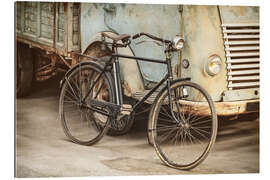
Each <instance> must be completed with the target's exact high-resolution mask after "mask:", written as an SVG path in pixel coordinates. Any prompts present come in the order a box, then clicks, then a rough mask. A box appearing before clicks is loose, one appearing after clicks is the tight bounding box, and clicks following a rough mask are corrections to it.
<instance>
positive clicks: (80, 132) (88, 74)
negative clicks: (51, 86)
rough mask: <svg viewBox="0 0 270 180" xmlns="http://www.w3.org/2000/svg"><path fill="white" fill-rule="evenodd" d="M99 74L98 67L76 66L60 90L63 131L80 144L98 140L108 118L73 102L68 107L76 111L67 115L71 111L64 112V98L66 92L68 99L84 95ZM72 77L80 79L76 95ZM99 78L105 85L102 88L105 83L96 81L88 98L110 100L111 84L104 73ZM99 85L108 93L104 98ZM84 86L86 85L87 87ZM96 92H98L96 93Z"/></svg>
mask: <svg viewBox="0 0 270 180" xmlns="http://www.w3.org/2000/svg"><path fill="white" fill-rule="evenodd" d="M99 74H100V70H99V69H98V68H96V67H94V66H91V65H82V66H81V67H78V68H77V69H76V70H74V71H73V72H72V73H71V74H70V75H69V76H68V77H67V78H66V81H65V83H64V85H63V87H62V90H61V95H60V117H61V122H62V126H63V129H64V132H65V134H66V136H67V137H68V138H69V139H70V140H71V141H73V142H75V143H78V144H81V145H92V144H94V143H96V142H97V141H98V140H100V139H101V138H102V136H103V135H104V134H105V133H106V131H107V129H108V125H109V118H108V117H106V116H104V115H101V114H99V113H97V112H93V111H91V110H89V109H83V110H82V109H79V108H78V104H73V105H70V106H71V107H68V108H70V110H73V111H75V113H77V114H75V115H74V117H70V116H69V115H71V113H70V114H69V115H68V114H67V112H66V108H67V105H66V104H65V103H66V102H65V100H66V99H67V98H66V97H67V96H66V95H67V94H68V95H69V100H70V96H72V95H73V100H74V99H76V98H75V96H77V99H76V100H75V101H78V96H79V94H81V97H83V94H84V95H86V92H87V90H89V86H90V85H91V83H93V82H94V80H95V78H96V79H97V77H98V75H99ZM74 77H77V78H78V77H79V79H80V81H77V83H78V82H80V84H78V85H79V87H81V92H80V93H77V95H76V92H75V93H74V91H75V88H74V89H73V91H72V90H71V87H72V83H74V81H72V80H74ZM86 79H88V82H87V83H88V84H87V85H86V84H85V83H83V82H85V81H84V80H86ZM101 80H103V84H105V85H106V88H104V86H105V85H102V86H103V87H102V86H101V85H100V84H102V82H98V83H97V84H96V85H95V86H94V88H93V91H92V92H91V93H90V95H89V97H88V98H94V97H95V96H96V98H95V99H98V100H104V101H110V102H112V101H113V94H112V91H111V90H112V89H111V84H110V82H109V79H108V77H107V76H106V74H103V75H102V77H101ZM89 83H90V84H89ZM74 84H75V83H74ZM100 86H101V87H102V88H103V93H104V92H105V94H107V95H109V97H107V98H104V97H103V96H102V91H101V90H99V88H98V87H100ZM86 87H88V89H87V88H86ZM68 89H69V91H68ZM104 89H105V91H104ZM95 90H96V91H95ZM95 92H96V93H95ZM97 92H99V93H98V94H97ZM71 94H72V95H71ZM86 102H87V100H86ZM70 112H71V111H70ZM72 113H73V112H72ZM78 116H80V119H79V120H80V122H77V121H76V118H77V119H78ZM81 118H84V119H81ZM81 120H82V121H81ZM85 120H86V121H85Z"/></svg>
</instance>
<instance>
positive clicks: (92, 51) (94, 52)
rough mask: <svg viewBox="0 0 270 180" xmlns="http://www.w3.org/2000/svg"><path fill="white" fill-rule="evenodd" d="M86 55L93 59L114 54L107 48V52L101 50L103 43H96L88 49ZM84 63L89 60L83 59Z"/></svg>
mask: <svg viewBox="0 0 270 180" xmlns="http://www.w3.org/2000/svg"><path fill="white" fill-rule="evenodd" d="M83 54H85V55H89V56H92V57H97V58H100V57H103V56H109V55H111V54H112V52H111V50H110V49H109V48H108V47H106V48H105V50H101V42H99V41H96V42H94V43H92V44H91V45H90V46H88V47H87V49H86V50H85V51H84V53H83ZM82 60H83V61H86V60H89V59H88V58H82Z"/></svg>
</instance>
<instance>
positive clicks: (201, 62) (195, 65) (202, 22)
mask: <svg viewBox="0 0 270 180" xmlns="http://www.w3.org/2000/svg"><path fill="white" fill-rule="evenodd" d="M183 16H184V37H185V40H186V43H185V46H184V48H183V52H182V59H188V60H189V62H190V66H189V68H187V69H185V68H181V76H182V77H191V80H192V81H193V82H196V83H198V84H200V85H201V86H203V87H204V88H205V89H206V90H207V91H208V92H209V94H210V95H211V97H212V99H213V100H214V101H220V100H221V99H222V93H223V92H224V91H225V90H227V79H226V73H227V70H226V57H225V52H224V45H223V37H222V31H221V28H220V26H221V22H220V18H219V12H218V7H217V6H194V5H185V6H184V7H183ZM213 55H218V56H219V57H220V58H221V61H222V64H221V71H220V73H219V74H217V75H215V76H209V75H208V74H207V73H206V71H205V65H206V63H207V62H208V60H209V58H210V57H211V56H213ZM194 96H196V94H194ZM191 98H192V97H191Z"/></svg>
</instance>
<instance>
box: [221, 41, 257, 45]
mask: <svg viewBox="0 0 270 180" xmlns="http://www.w3.org/2000/svg"><path fill="white" fill-rule="evenodd" d="M245 44H260V41H258V40H254V41H252V40H248V41H228V42H225V45H245Z"/></svg>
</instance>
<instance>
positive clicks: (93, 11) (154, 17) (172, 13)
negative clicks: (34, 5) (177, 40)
mask: <svg viewBox="0 0 270 180" xmlns="http://www.w3.org/2000/svg"><path fill="white" fill-rule="evenodd" d="M178 7H179V6H178V5H150V4H93V3H91V4H90V3H82V4H81V49H82V52H83V51H84V50H85V49H86V48H87V47H88V46H89V42H90V40H91V39H92V37H93V36H94V35H95V34H97V33H98V32H100V31H115V32H116V33H119V34H121V33H127V34H131V35H133V34H135V33H138V32H148V33H151V34H153V35H156V36H159V37H162V38H165V39H172V38H173V37H174V36H175V35H177V34H179V33H180V20H181V18H180V13H179V10H178ZM142 39H144V38H142ZM131 48H132V50H133V51H134V52H135V55H136V56H142V57H150V58H158V59H165V55H164V53H163V48H162V47H159V46H156V45H155V44H154V43H150V42H147V43H143V44H140V45H135V44H134V43H132V44H131ZM172 64H173V68H174V67H175V66H177V64H178V54H177V53H175V56H174V58H173V60H172ZM139 66H140V70H141V73H142V75H143V77H144V79H146V80H147V81H154V82H157V81H159V80H161V79H162V78H163V77H164V76H165V73H166V72H167V69H166V66H164V65H161V64H153V63H148V62H139ZM175 76H176V74H175Z"/></svg>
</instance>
